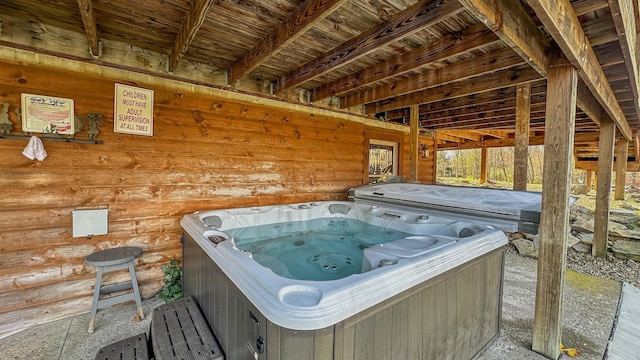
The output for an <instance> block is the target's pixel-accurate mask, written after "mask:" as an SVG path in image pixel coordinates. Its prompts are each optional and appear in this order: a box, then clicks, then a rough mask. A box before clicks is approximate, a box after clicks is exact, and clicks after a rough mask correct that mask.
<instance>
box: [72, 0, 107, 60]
mask: <svg viewBox="0 0 640 360" xmlns="http://www.w3.org/2000/svg"><path fill="white" fill-rule="evenodd" d="M78 7H80V17H82V23H83V24H84V32H85V33H86V34H87V42H88V43H89V55H91V56H92V57H94V58H99V57H100V56H101V55H102V54H101V53H100V42H99V41H98V30H97V27H96V16H95V15H94V13H93V1H92V0H78Z"/></svg>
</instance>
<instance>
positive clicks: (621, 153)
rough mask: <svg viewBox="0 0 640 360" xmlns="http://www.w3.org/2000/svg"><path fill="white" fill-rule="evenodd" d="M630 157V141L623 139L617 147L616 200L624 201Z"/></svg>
mask: <svg viewBox="0 0 640 360" xmlns="http://www.w3.org/2000/svg"><path fill="white" fill-rule="evenodd" d="M628 155H629V140H627V139H621V140H618V142H617V143H616V145H615V157H616V160H615V165H616V169H615V170H616V185H615V191H614V196H613V198H614V200H624V193H625V189H624V187H625V185H626V180H627V157H628Z"/></svg>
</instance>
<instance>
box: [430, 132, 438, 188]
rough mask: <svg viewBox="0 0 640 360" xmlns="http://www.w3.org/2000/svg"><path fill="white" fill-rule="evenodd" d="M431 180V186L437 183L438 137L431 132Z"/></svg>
mask: <svg viewBox="0 0 640 360" xmlns="http://www.w3.org/2000/svg"><path fill="white" fill-rule="evenodd" d="M432 159H433V176H432V177H433V179H431V182H432V183H433V184H436V183H437V178H438V137H437V136H436V132H435V131H434V132H433V156H432Z"/></svg>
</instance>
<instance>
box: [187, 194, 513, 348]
mask: <svg viewBox="0 0 640 360" xmlns="http://www.w3.org/2000/svg"><path fill="white" fill-rule="evenodd" d="M389 185H395V186H396V189H397V187H398V186H400V185H402V186H406V184H389ZM411 186H412V187H414V188H415V187H417V188H422V186H421V185H416V184H411ZM382 189H385V191H383V192H382ZM390 189H391V187H379V186H378V187H375V188H374V189H372V188H371V187H364V191H365V193H370V192H371V191H372V190H375V191H374V192H375V193H377V195H375V196H385V195H384V194H391V193H392V192H393V191H389V190H390ZM357 191H360V190H356V193H357ZM381 194H382V195H381ZM355 197H356V200H355V201H327V202H315V203H300V204H288V205H277V206H262V207H252V208H238V209H225V210H209V211H198V212H196V213H194V214H190V215H186V216H185V217H184V218H183V219H182V221H181V225H182V227H183V229H184V236H183V244H184V245H183V276H184V294H185V296H189V295H191V296H194V297H195V298H196V299H197V300H198V302H199V304H200V307H201V308H202V310H203V313H204V314H205V317H206V318H207V320H208V321H209V324H210V325H211V327H212V330H213V331H214V333H215V334H216V336H217V337H218V340H219V341H220V345H221V347H222V348H223V351H224V352H225V354H226V358H227V359H231V360H234V359H252V358H257V359H267V358H268V359H269V360H272V359H282V360H287V359H367V360H369V359H375V358H380V359H392V358H398V359H409V358H418V359H435V358H438V359H439V358H443V359H444V358H455V359H469V358H471V357H473V356H474V355H476V354H477V353H478V352H480V351H481V350H482V349H483V348H484V347H485V346H486V345H487V344H488V343H489V342H490V341H491V340H492V339H494V338H495V337H497V335H498V334H499V328H500V310H501V294H502V274H503V261H504V259H503V253H504V251H503V249H504V246H505V245H506V243H507V238H506V236H505V235H504V233H503V232H502V231H501V230H499V229H496V228H494V227H493V226H490V225H487V221H486V219H481V220H478V221H473V219H471V218H467V219H466V220H464V221H461V220H458V218H459V217H460V216H459V214H457V215H453V216H449V217H447V216H442V214H440V215H439V216H434V215H433V213H432V211H430V210H428V209H427V208H425V207H424V206H415V204H408V202H407V201H405V200H403V201H402V203H403V204H402V205H401V206H394V205H392V204H391V201H389V195H387V198H385V201H371V200H370V199H362V200H358V199H357V195H356V196H355ZM416 198H417V197H416V196H415V194H414V197H413V198H412V200H415V199H416ZM414 202H415V201H414ZM441 210H442V209H439V210H438V211H441ZM445 214H446V213H445ZM501 221H502V220H501ZM501 221H498V222H499V223H500V224H502V225H504V222H501ZM314 222H315V223H317V222H320V223H323V224H325V225H326V224H332V226H333V228H331V227H330V228H329V230H328V233H326V234H324V235H318V234H322V232H317V229H316V228H315V227H313V229H312V228H311V226H312V225H309V224H313V223H314ZM516 222H517V221H516ZM363 224H364V225H363ZM313 226H315V225H313ZM363 226H367V227H373V228H378V229H379V230H381V232H382V233H383V236H381V237H380V236H378V235H377V234H374V233H370V232H369V231H370V230H369V228H367V229H366V230H364V228H363ZM336 228H340V229H344V230H345V231H346V233H349V234H352V235H355V237H360V239H359V240H357V241H356V242H355V243H354V245H352V247H351V248H350V249H352V250H344V251H343V250H341V251H337V250H336V249H341V248H342V245H341V244H342V241H343V240H341V238H344V236H343V235H340V234H338V233H336V232H335V230H336ZM278 232H283V233H284V235H283V234H282V233H278ZM301 233H307V234H308V233H312V234H315V236H316V237H317V236H320V237H321V238H322V239H327V240H326V241H327V246H324V247H323V246H322V241H320V245H317V244H316V245H314V246H311V245H310V244H311V241H310V240H309V239H307V238H305V240H300V238H299V236H300V234H301ZM362 233H366V234H367V236H369V237H372V238H376V239H378V238H380V239H378V240H375V241H373V240H371V241H370V240H368V239H367V238H366V237H364V238H363V237H362V236H359V235H361V234H362ZM271 236H274V237H282V238H283V239H285V240H282V242H290V243H291V244H289V245H290V246H291V248H290V249H284V250H280V252H281V253H282V252H284V254H285V255H284V256H281V257H280V259H278V258H276V257H274V256H272V255H271V253H270V252H269V251H270V250H268V251H266V252H263V250H264V249H265V248H270V247H271V246H272V245H269V246H257V247H254V248H251V245H252V243H259V242H261V241H269V239H268V238H269V237H271ZM336 238H337V239H336ZM331 241H333V242H331ZM272 242H273V241H272ZM377 242H380V243H377ZM274 243H277V242H274ZM306 246H308V247H309V248H310V249H311V252H310V253H307V254H305V255H301V254H303V253H301V252H299V251H298V250H301V249H299V248H298V247H300V248H303V247H306ZM353 246H356V248H355V250H353V249H354V248H353ZM247 249H254V250H247ZM256 249H257V250H256ZM260 249H261V250H260ZM254 251H259V252H254ZM342 252H344V254H342ZM356 253H359V256H356V255H354V254H356ZM287 254H292V255H287ZM287 256H290V257H294V259H292V260H294V262H290V261H289V260H291V259H286V258H287ZM300 258H302V259H303V260H304V261H301V262H299V263H296V262H295V261H298V260H300ZM296 264H297V265H296ZM304 266H308V267H309V268H310V269H311V270H313V268H314V267H316V268H317V270H318V272H317V274H316V273H314V274H313V275H307V271H304V272H300V271H296V270H297V269H298V268H299V267H304ZM341 271H344V273H343V274H340V272H341ZM299 273H303V275H300V274H299ZM323 273H327V274H328V276H329V277H328V280H319V279H320V278H318V277H317V276H322V274H323Z"/></svg>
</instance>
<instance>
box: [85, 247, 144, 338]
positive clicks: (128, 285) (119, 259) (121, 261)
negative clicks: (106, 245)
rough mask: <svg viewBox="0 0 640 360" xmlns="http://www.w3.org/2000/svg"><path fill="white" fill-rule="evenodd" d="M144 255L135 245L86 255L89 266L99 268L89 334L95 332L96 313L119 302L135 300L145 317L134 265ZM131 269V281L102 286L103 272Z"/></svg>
mask: <svg viewBox="0 0 640 360" xmlns="http://www.w3.org/2000/svg"><path fill="white" fill-rule="evenodd" d="M140 255H142V249H141V248H139V247H135V246H123V247H117V248H113V249H107V250H102V251H98V252H95V253H93V254H91V255H89V256H87V257H86V259H85V261H86V263H87V265H89V266H95V267H97V268H98V272H97V273H96V285H95V289H94V291H93V305H92V306H91V319H90V320H89V330H88V331H89V334H92V333H93V330H94V326H95V322H96V313H97V312H98V309H102V308H104V307H107V306H110V305H114V304H119V303H122V302H125V301H129V300H135V301H136V304H137V305H138V315H139V316H140V318H141V319H144V312H143V311H142V300H141V299H140V290H139V289H138V279H137V278H136V270H135V269H134V267H133V260H135V259H136V258H139V257H140ZM127 268H128V269H129V275H130V276H131V281H128V282H125V283H121V284H115V285H110V286H105V287H103V286H102V274H103V273H105V272H111V271H115V270H122V269H127ZM127 289H133V291H132V292H130V293H126V294H121V295H117V296H113V297H110V298H106V299H100V295H104V294H110V293H112V292H116V291H122V290H127Z"/></svg>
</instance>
